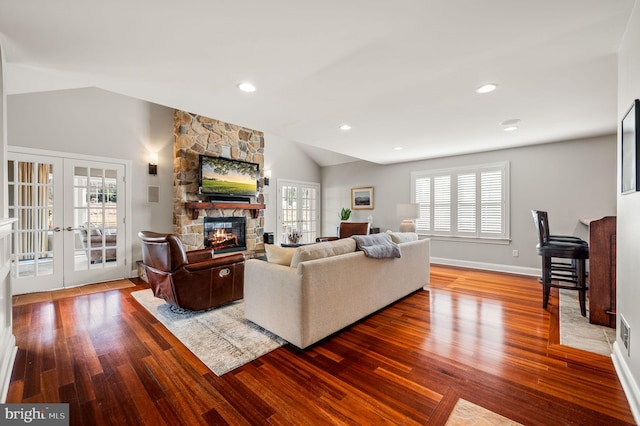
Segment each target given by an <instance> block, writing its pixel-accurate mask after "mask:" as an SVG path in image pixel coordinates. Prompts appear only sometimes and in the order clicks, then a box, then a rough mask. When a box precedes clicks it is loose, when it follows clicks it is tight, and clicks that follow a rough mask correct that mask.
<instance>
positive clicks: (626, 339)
mask: <svg viewBox="0 0 640 426" xmlns="http://www.w3.org/2000/svg"><path fill="white" fill-rule="evenodd" d="M620 340H622V344H623V345H624V347H625V349H626V350H627V355H631V345H630V340H631V327H629V323H627V320H625V319H624V317H623V316H622V315H620Z"/></svg>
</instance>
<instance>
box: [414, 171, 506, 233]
mask: <svg viewBox="0 0 640 426" xmlns="http://www.w3.org/2000/svg"><path fill="white" fill-rule="evenodd" d="M496 170H498V171H500V172H501V177H502V179H501V180H502V228H503V229H502V230H503V232H502V233H501V234H499V235H497V234H491V233H482V232H481V228H480V213H479V212H480V211H481V210H480V209H481V206H482V199H481V197H480V186H481V184H482V180H481V179H476V192H477V196H476V200H475V205H476V212H477V213H476V215H477V220H476V230H475V231H474V232H458V231H456V225H457V218H458V205H457V197H458V193H457V185H458V176H459V175H463V174H469V173H475V174H476V175H477V176H480V175H481V174H482V172H487V171H496ZM438 176H449V177H450V198H449V199H450V207H449V216H450V224H451V226H450V229H449V231H445V232H435V231H434V230H433V226H434V206H433V199H434V194H433V192H434V191H433V187H434V181H433V179H434V178H435V177H438ZM424 178H430V179H431V181H430V190H429V198H430V204H429V205H428V208H429V211H430V217H429V226H430V229H424V228H422V229H420V228H418V229H417V232H418V233H419V234H420V235H421V236H425V237H429V238H434V239H443V240H451V241H485V242H492V243H500V242H505V241H510V239H511V226H510V216H511V213H510V206H511V204H510V197H509V194H510V164H509V162H508V161H504V162H497V163H487V164H479V165H470V166H461V167H452V168H446V169H438V170H424V171H414V172H411V201H412V202H413V203H415V202H416V198H417V197H416V186H417V185H416V181H417V180H418V179H424Z"/></svg>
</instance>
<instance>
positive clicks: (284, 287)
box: [244, 259, 303, 347]
mask: <svg viewBox="0 0 640 426" xmlns="http://www.w3.org/2000/svg"><path fill="white" fill-rule="evenodd" d="M301 280H302V276H301V275H299V274H298V272H297V270H296V269H295V268H291V267H289V266H283V265H278V264H275V263H269V262H265V261H263V260H258V259H248V260H247V261H246V262H245V276H244V309H245V317H246V318H247V319H248V320H249V321H252V322H254V323H256V324H258V325H259V326H261V327H263V328H265V329H267V330H269V331H271V332H272V333H275V334H277V335H278V336H280V337H282V338H283V339H285V340H287V341H288V342H290V343H293V344H294V345H296V346H298V347H300V346H301V345H302V324H303V321H302V315H303V312H302V305H301V300H302V297H301Z"/></svg>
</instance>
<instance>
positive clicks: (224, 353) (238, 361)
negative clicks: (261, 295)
mask: <svg viewBox="0 0 640 426" xmlns="http://www.w3.org/2000/svg"><path fill="white" fill-rule="evenodd" d="M131 295H132V296H133V297H134V298H135V299H136V300H137V301H138V302H139V303H140V304H141V305H142V306H144V307H145V308H147V310H148V311H149V312H151V314H152V315H153V316H154V317H156V318H157V319H158V320H159V321H160V322H161V323H162V324H164V326H165V327H167V329H168V330H169V331H170V332H171V333H172V334H173V335H174V336H176V337H177V338H178V339H179V340H180V341H181V342H182V343H183V344H184V345H185V346H186V347H187V348H188V349H189V350H190V351H191V352H193V354H194V355H195V356H197V357H198V358H199V359H200V360H201V361H202V362H203V363H204V364H205V365H206V366H207V367H209V368H210V369H211V371H213V372H214V373H216V375H218V376H221V375H223V374H225V373H227V372H229V371H231V370H233V369H235V368H238V367H240V366H241V365H244V364H246V363H248V362H251V361H253V360H254V359H256V358H259V357H261V356H262V355H264V354H267V353H269V352H271V351H272V350H274V349H276V348H279V347H280V346H282V345H284V344H286V343H287V342H286V341H285V340H283V339H281V338H280V337H278V336H276V335H275V334H273V333H270V332H269V331H267V330H265V329H263V328H261V327H259V326H257V325H256V324H254V323H252V322H251V321H248V320H247V319H245V317H244V302H243V301H237V302H233V303H230V304H228V305H225V306H222V307H220V308H216V309H212V310H209V311H200V312H193V311H186V310H185V311H182V312H183V313H182V312H180V311H181V310H179V309H176V308H172V307H171V305H169V304H168V303H166V302H165V301H164V300H162V299H159V298H157V297H154V296H153V293H152V292H151V289H146V290H141V291H135V292H133V293H131Z"/></svg>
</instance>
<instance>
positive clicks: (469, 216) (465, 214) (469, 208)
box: [457, 173, 476, 232]
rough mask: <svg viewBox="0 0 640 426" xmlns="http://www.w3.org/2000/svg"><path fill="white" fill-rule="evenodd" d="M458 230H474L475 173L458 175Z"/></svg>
mask: <svg viewBox="0 0 640 426" xmlns="http://www.w3.org/2000/svg"><path fill="white" fill-rule="evenodd" d="M457 205H458V222H457V225H458V226H457V231H458V232H476V174H475V173H467V174H461V175H458V203H457Z"/></svg>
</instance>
